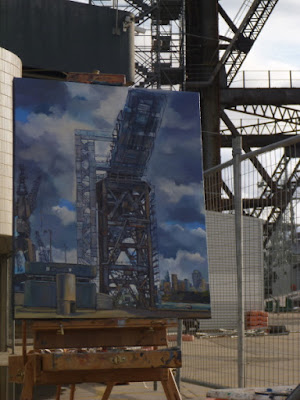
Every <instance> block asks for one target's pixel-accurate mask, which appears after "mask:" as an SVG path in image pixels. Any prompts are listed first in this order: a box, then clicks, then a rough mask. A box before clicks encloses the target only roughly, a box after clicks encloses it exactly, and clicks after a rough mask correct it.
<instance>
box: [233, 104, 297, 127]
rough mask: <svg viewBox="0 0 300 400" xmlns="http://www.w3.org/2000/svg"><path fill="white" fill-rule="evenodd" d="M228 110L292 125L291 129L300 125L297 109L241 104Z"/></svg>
mask: <svg viewBox="0 0 300 400" xmlns="http://www.w3.org/2000/svg"><path fill="white" fill-rule="evenodd" d="M270 102H271V99H270ZM227 109H228V110H230V111H236V112H239V113H243V114H248V115H255V116H257V117H263V118H268V119H272V120H274V121H276V122H284V123H287V124H291V125H290V126H291V127H295V125H299V124H300V110H298V109H296V108H291V107H285V106H275V105H272V104H265V105H261V104H259V105H255V104H251V105H250V104H248V105H247V104H241V105H237V106H234V107H230V108H227Z"/></svg>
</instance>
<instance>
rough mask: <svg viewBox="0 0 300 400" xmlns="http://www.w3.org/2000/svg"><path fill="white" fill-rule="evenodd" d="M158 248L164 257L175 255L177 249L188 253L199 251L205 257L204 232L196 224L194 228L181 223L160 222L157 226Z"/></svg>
mask: <svg viewBox="0 0 300 400" xmlns="http://www.w3.org/2000/svg"><path fill="white" fill-rule="evenodd" d="M158 235H159V250H160V253H161V254H162V255H163V256H164V257H166V258H171V257H175V256H176V254H177V252H178V249H181V250H184V251H188V252H190V253H193V252H200V253H201V254H202V256H203V257H205V258H207V245H206V232H205V230H204V229H203V228H202V227H200V226H198V227H195V228H194V229H193V228H191V227H186V226H183V225H179V224H175V225H169V224H167V223H162V224H160V225H159V226H158Z"/></svg>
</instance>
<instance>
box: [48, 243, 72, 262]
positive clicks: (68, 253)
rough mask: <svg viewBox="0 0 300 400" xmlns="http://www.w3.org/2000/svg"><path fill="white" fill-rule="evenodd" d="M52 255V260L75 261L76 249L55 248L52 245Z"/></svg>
mask: <svg viewBox="0 0 300 400" xmlns="http://www.w3.org/2000/svg"><path fill="white" fill-rule="evenodd" d="M52 257H53V262H57V263H59V262H61V263H64V262H65V261H67V263H69V264H73V263H74V264H76V263H77V249H68V248H66V250H62V249H57V248H56V247H52Z"/></svg>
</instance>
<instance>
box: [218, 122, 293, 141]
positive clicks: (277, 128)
mask: <svg viewBox="0 0 300 400" xmlns="http://www.w3.org/2000/svg"><path fill="white" fill-rule="evenodd" d="M239 124H240V126H236V125H235V126H236V129H237V131H238V132H239V134H240V135H261V136H262V135H265V136H269V137H271V138H272V137H273V139H274V135H284V134H293V133H294V134H295V133H297V131H298V130H300V124H298V123H297V122H290V121H285V120H284V121H280V120H274V121H269V122H262V121H261V120H259V121H258V122H257V123H256V124H245V125H243V121H240V122H239ZM220 133H221V134H225V135H227V134H230V133H231V132H230V129H229V128H227V127H224V128H222V129H221V130H220ZM275 140H276V139H275ZM255 147H261V146H255Z"/></svg>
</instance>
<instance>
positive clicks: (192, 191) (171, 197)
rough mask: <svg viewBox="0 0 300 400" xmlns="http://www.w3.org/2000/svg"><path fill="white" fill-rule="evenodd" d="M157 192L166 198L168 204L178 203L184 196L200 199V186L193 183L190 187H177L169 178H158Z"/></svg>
mask: <svg viewBox="0 0 300 400" xmlns="http://www.w3.org/2000/svg"><path fill="white" fill-rule="evenodd" d="M155 188H156V191H160V194H161V195H162V196H164V198H165V200H166V201H167V202H168V203H178V202H179V201H180V200H181V199H182V197H183V196H196V197H199V191H200V185H197V184H195V183H191V184H189V185H184V184H182V185H176V184H175V182H174V181H171V180H170V179H167V178H164V177H163V178H158V180H157V181H156V185H155Z"/></svg>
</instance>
